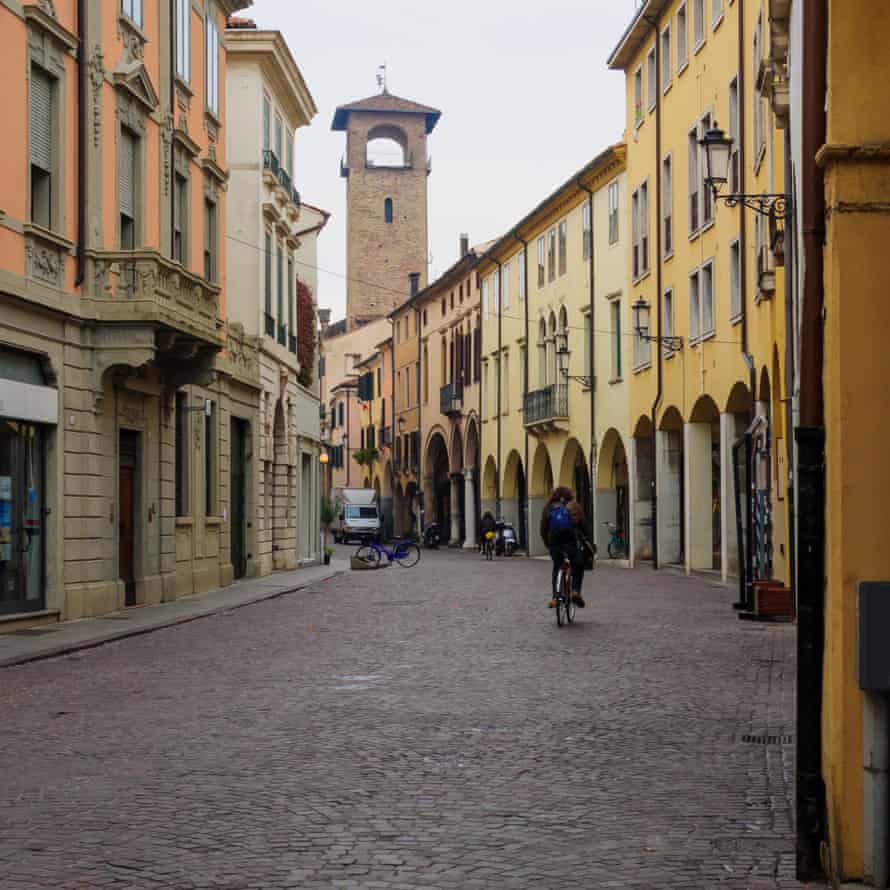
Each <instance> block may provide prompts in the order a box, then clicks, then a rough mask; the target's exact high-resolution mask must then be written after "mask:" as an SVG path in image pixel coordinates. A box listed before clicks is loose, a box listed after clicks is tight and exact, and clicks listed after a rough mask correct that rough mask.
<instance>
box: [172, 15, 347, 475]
mask: <svg viewBox="0 0 890 890" xmlns="http://www.w3.org/2000/svg"><path fill="white" fill-rule="evenodd" d="M168 12H169V15H170V72H169V73H170V108H169V110H168V114H169V115H170V117H169V120H170V140H171V142H170V259H173V243H174V239H175V234H174V233H175V231H176V149H175V148H174V146H173V141H172V140H173V130H174V129H175V127H176V115H175V112H174V109H175V108H176V0H170V5H169V9H168ZM348 472H349V469H348V467H347V473H348Z"/></svg>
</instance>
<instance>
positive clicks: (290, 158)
mask: <svg viewBox="0 0 890 890" xmlns="http://www.w3.org/2000/svg"><path fill="white" fill-rule="evenodd" d="M284 151H285V155H286V156H287V162H286V164H285V168H284V169H285V170H287V175H288V176H290V178H291V180H293V178H294V134H293V133H291V132H290V131H288V132H287V133H285V135H284Z"/></svg>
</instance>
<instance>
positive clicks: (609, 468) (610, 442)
mask: <svg viewBox="0 0 890 890" xmlns="http://www.w3.org/2000/svg"><path fill="white" fill-rule="evenodd" d="M624 156H625V149H624V146H623V145H618V146H614V147H612V148H608V149H606V150H605V151H604V152H602V153H601V154H600V155H598V156H597V157H596V158H594V160H592V161H591V162H590V163H589V164H587V165H586V166H585V167H584V168H582V169H581V170H579V171H578V172H577V173H575V174H573V176H572V177H570V178H569V179H568V180H567V181H566V182H565V183H563V184H562V185H561V186H560V187H559V188H557V189H556V190H555V191H554V192H553V193H552V194H550V195H548V196H547V197H546V198H545V199H544V200H543V201H541V203H540V204H538V205H537V206H536V207H535V208H534V209H533V210H532V211H531V212H530V213H528V214H527V215H526V216H525V217H523V219H522V220H520V221H519V222H518V223H517V224H516V225H515V226H514V227H512V229H511V230H510V232H509V233H508V234H507V235H505V236H504V237H502V238H501V239H499V240H498V241H497V242H495V244H494V245H493V246H492V247H491V248H490V249H489V250H488V252H487V253H486V254H485V256H484V257H482V259H481V260H480V262H479V266H478V274H479V279H480V287H481V303H482V406H481V412H480V415H481V418H482V493H481V501H482V503H481V507H482V510H483V511H486V510H490V511H491V512H492V513H494V514H495V515H499V516H502V517H503V518H504V519H506V520H508V521H510V522H512V523H513V525H514V526H515V527H516V529H517V533H518V536H519V539H520V542H521V546H523V547H525V548H527V549H528V550H529V552H530V553H532V554H538V553H541V552H542V551H543V549H544V545H543V542H542V541H541V540H540V537H539V535H538V533H537V521H538V517H539V515H540V512H541V509H542V507H543V504H544V500H545V499H546V497H547V496H548V495H549V493H550V491H551V489H552V488H553V487H554V485H567V486H569V487H570V488H571V489H572V490H573V491H575V492H576V493H577V497H578V499H579V500H580V501H581V502H582V503H583V504H584V505H585V508H586V511H587V514H588V516H590V517H591V518H592V519H593V517H594V515H595V514H596V515H597V517H598V518H601V519H602V521H605V520H607V519H609V520H618V521H619V523H620V522H621V521H622V520H621V519H620V517H621V510H622V508H623V504H624V503H626V492H627V471H626V460H625V459H624V458H623V454H624V445H623V443H624V442H625V441H626V440H627V435H628V427H627V392H626V385H625V383H624V380H625V377H624V350H623V340H624V338H625V336H626V333H625V332H626V331H628V330H629V317H630V312H629V305H628V303H629V301H628V299H627V297H628V293H627V281H626V279H627V267H626V263H625V261H624V257H625V249H626V238H624V237H622V215H623V214H624V209H623V208H624V205H625V203H626V195H625V183H624V172H623V171H624ZM625 215H626V214H625ZM591 245H592V248H591ZM592 417H595V418H596V422H595V424H594V425H593V429H592V427H591V418H592ZM593 432H595V435H592V433H593ZM592 479H596V480H597V482H596V489H595V490H594V485H593V484H592V482H591V480H592ZM622 490H623V492H624V495H625V496H624V498H623V499H622ZM624 525H625V526H626V521H625V522H624Z"/></svg>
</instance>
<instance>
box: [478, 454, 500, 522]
mask: <svg viewBox="0 0 890 890" xmlns="http://www.w3.org/2000/svg"><path fill="white" fill-rule="evenodd" d="M497 485H498V471H497V464H496V463H495V460H494V456H493V455H491V454H490V455H488V457H487V458H486V459H485V468H484V469H483V470H482V505H481V506H482V512H481V514H480V515H481V516H484V515H485V514H486V513H488V512H491V515H492V516H494V514H495V513H496V512H497V497H498V491H497Z"/></svg>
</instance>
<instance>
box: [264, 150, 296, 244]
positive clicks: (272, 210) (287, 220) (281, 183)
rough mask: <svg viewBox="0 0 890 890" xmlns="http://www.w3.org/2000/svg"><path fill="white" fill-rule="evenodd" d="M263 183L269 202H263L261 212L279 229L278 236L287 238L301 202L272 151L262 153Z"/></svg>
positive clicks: (287, 175)
mask: <svg viewBox="0 0 890 890" xmlns="http://www.w3.org/2000/svg"><path fill="white" fill-rule="evenodd" d="M263 182H264V184H265V185H266V188H267V189H268V191H269V200H264V201H263V212H264V213H265V215H266V217H267V218H268V219H269V221H270V222H272V223H273V224H275V225H277V226H279V227H280V229H281V231H280V234H282V235H283V236H285V237H287V236H288V235H289V234H290V232H289V225H293V224H294V223H295V222H296V221H297V220H298V219H299V218H300V206H301V203H302V202H301V199H300V193H299V192H298V191H297V189H296V188H295V187H294V184H293V182H291V178H290V174H289V173H288V172H287V170H285V169H284V167H282V166H281V162H280V161H279V160H278V157H277V155H276V154H275V152H274V151H269V150H266V151H264V152H263Z"/></svg>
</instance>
